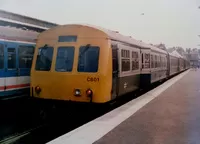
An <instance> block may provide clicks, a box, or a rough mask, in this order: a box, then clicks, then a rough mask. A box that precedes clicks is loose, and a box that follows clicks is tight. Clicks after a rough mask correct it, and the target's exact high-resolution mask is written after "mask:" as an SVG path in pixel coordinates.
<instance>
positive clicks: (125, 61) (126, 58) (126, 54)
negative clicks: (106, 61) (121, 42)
mask: <svg viewBox="0 0 200 144" xmlns="http://www.w3.org/2000/svg"><path fill="white" fill-rule="evenodd" d="M121 53H123V54H122V58H121V59H122V71H129V70H130V51H129V50H121Z"/></svg>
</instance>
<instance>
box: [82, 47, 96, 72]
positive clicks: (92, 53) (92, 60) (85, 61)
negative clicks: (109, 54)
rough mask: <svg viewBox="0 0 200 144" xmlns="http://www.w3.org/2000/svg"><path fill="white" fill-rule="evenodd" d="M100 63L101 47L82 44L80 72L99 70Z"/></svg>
mask: <svg viewBox="0 0 200 144" xmlns="http://www.w3.org/2000/svg"><path fill="white" fill-rule="evenodd" d="M98 65H99V47H97V46H89V45H88V46H81V47H80V50H79V59H78V72H97V71H98Z"/></svg>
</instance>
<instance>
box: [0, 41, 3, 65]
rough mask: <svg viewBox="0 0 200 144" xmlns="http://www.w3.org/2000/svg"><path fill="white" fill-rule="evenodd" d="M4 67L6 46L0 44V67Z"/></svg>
mask: <svg viewBox="0 0 200 144" xmlns="http://www.w3.org/2000/svg"><path fill="white" fill-rule="evenodd" d="M3 68H4V46H3V44H0V69H3Z"/></svg>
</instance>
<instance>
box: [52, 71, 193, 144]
mask: <svg viewBox="0 0 200 144" xmlns="http://www.w3.org/2000/svg"><path fill="white" fill-rule="evenodd" d="M188 72H189V70H187V71H186V72H183V73H181V74H179V75H178V76H176V77H174V78H172V79H170V80H168V81H166V82H165V83H164V84H162V85H160V86H158V87H157V88H155V89H153V90H151V91H149V92H147V93H146V94H144V95H142V96H140V97H138V98H136V99H134V100H132V101H130V102H128V103H126V104H125V105H122V106H121V107H119V108H117V109H114V110H113V111H111V112H109V113H107V114H105V115H103V116H101V117H99V118H97V119H95V120H93V121H91V122H89V123H86V124H85V125H83V126H81V127H79V128H77V129H75V130H73V131H71V132H69V133H67V134H65V135H63V136H60V137H58V138H56V139H55V140H53V141H50V142H49V143H48V144H66V143H67V144H92V143H94V142H95V141H97V140H98V139H100V138H101V137H103V136H104V135H105V134H107V133H108V132H109V131H111V130H112V129H114V128H115V127H116V126H118V125H119V124H120V123H122V122H123V121H124V120H126V119H127V118H129V117H130V116H131V115H133V114H134V113H135V112H137V111H138V110H139V109H141V108H142V107H143V106H144V105H146V104H147V103H149V102H150V101H151V100H153V99H154V98H156V97H157V96H159V95H160V94H161V93H162V92H163V91H165V90H166V89H167V88H169V87H170V86H171V85H173V84H174V83H175V82H177V81H178V80H179V79H181V78H182V77H183V76H184V75H186V74H187V73H188Z"/></svg>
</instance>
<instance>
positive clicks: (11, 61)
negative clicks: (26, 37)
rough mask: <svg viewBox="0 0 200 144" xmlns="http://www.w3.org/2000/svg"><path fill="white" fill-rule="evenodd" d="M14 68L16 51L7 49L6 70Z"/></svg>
mask: <svg viewBox="0 0 200 144" xmlns="http://www.w3.org/2000/svg"><path fill="white" fill-rule="evenodd" d="M15 68H16V49H15V48H8V69H15Z"/></svg>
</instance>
